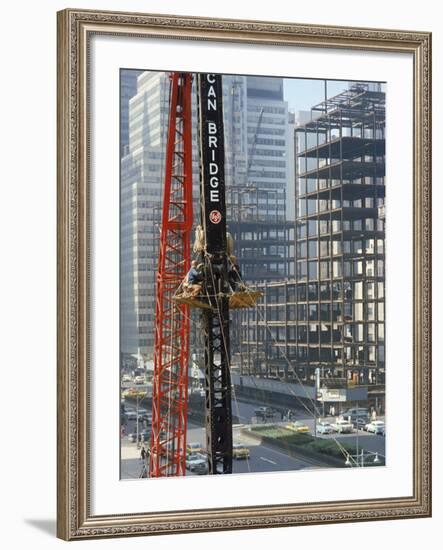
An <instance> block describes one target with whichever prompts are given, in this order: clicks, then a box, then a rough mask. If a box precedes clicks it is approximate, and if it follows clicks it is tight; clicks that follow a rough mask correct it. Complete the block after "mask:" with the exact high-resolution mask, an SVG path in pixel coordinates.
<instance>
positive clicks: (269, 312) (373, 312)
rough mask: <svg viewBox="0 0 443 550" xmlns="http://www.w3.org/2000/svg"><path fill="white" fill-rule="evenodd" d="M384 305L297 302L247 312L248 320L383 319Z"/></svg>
mask: <svg viewBox="0 0 443 550" xmlns="http://www.w3.org/2000/svg"><path fill="white" fill-rule="evenodd" d="M384 308H385V305H384V302H383V301H379V302H354V303H352V302H343V303H342V302H333V303H330V304H325V303H321V304H316V303H307V304H305V303H299V304H288V305H286V307H284V306H283V307H269V306H268V307H267V308H265V309H262V308H260V310H259V313H258V314H257V315H255V312H254V313H252V314H249V317H248V318H249V320H250V321H252V322H253V321H255V320H257V321H261V320H264V319H266V320H267V321H282V322H285V321H286V320H288V321H301V322H307V321H319V320H320V321H325V322H329V323H331V322H344V321H384V312H385V309H384Z"/></svg>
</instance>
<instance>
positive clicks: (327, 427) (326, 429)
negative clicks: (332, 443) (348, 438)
mask: <svg viewBox="0 0 443 550" xmlns="http://www.w3.org/2000/svg"><path fill="white" fill-rule="evenodd" d="M333 431H334V428H333V427H332V424H330V423H329V422H319V423H318V424H317V433H318V434H331V433H332V432H333Z"/></svg>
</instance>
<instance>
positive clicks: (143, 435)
mask: <svg viewBox="0 0 443 550" xmlns="http://www.w3.org/2000/svg"><path fill="white" fill-rule="evenodd" d="M150 438H151V434H150V432H139V434H138V440H139V441H140V442H142V441H149V440H150ZM128 439H129V441H130V442H131V443H137V434H136V433H131V434H129V435H128Z"/></svg>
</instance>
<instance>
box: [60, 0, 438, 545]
mask: <svg viewBox="0 0 443 550" xmlns="http://www.w3.org/2000/svg"><path fill="white" fill-rule="evenodd" d="M95 35H109V36H124V37H127V38H128V39H130V38H131V37H132V38H134V39H138V40H140V39H143V38H148V37H149V38H157V39H159V40H161V39H180V40H188V41H200V42H202V43H204V44H211V43H226V44H228V43H231V44H239V43H243V44H253V45H257V46H269V45H273V46H275V47H278V46H285V47H300V46H301V47H309V48H318V49H320V50H325V51H326V50H328V49H344V50H348V51H354V52H359V51H369V52H374V51H377V52H387V53H405V54H409V55H411V56H412V58H413V95H414V97H413V128H414V132H413V134H414V138H413V148H412V149H413V159H411V161H412V162H413V220H412V224H413V235H411V242H410V243H409V245H410V246H411V249H412V250H413V265H406V266H405V269H406V270H412V271H413V295H411V296H410V297H405V300H409V301H410V302H412V303H413V306H412V307H413V334H411V335H409V336H408V338H409V339H410V340H413V358H412V364H413V380H412V385H413V401H414V402H413V426H412V427H411V429H412V430H413V436H412V439H413V459H412V471H411V472H410V475H411V478H412V487H413V491H412V495H408V496H405V497H398V496H396V497H393V498H377V499H356V500H348V501H343V500H331V501H323V502H309V503H295V504H288V503H285V504H269V505H258V506H246V507H244V506H240V507H238V506H235V507H225V506H224V507H214V508H206V509H189V510H174V506H173V504H172V503H171V509H170V511H158V512H149V513H147V512H145V511H144V510H140V511H138V512H137V513H132V514H127V513H121V514H119V513H118V511H117V512H116V513H115V514H109V515H94V514H93V513H92V511H91V510H92V508H91V485H90V476H91V471H90V457H89V445H90V438H91V437H92V434H91V425H90V399H91V394H90V389H89V387H90V368H91V365H90V346H91V334H90V329H91V323H92V322H93V318H92V316H91V313H90V307H91V303H90V295H91V285H90V279H89V270H90V262H91V247H90V240H89V239H90V230H91V227H90V225H91V216H92V215H93V212H91V210H92V209H91V203H90V178H91V167H90V166H89V150H90V147H91V143H90V118H89V117H90V112H89V110H90V104H89V97H88V94H89V83H88V78H89V76H88V74H89V73H88V71H89V68H90V67H89V63H90V60H89V55H90V51H89V49H90V43H91V38H92V37H93V36H95ZM57 69H58V168H57V174H58V188H57V192H58V249H57V253H58V375H57V376H58V378H57V392H58V393H57V395H58V471H57V484H58V512H57V516H58V520H57V523H58V536H59V537H60V538H62V539H65V540H74V539H86V538H104V537H121V536H130V535H155V534H168V533H186V532H193V531H216V530H232V529H252V528H263V527H278V526H296V525H309V524H321V523H337V522H355V521H368V520H382V519H402V518H415V517H428V516H430V515H431V142H430V136H431V34H430V33H427V32H415V31H400V30H384V29H383V30H382V29H366V28H346V27H328V26H314V25H303V24H288V23H276V22H261V21H235V20H216V19H205V18H199V17H179V16H165V15H150V14H136V13H117V12H97V11H88V10H76V9H69V10H64V11H62V12H59V13H58V62H57ZM115 116H118V114H117V113H116V115H115Z"/></svg>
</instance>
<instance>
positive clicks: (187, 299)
mask: <svg viewBox="0 0 443 550" xmlns="http://www.w3.org/2000/svg"><path fill="white" fill-rule="evenodd" d="M262 296H263V292H260V291H258V290H252V291H251V290H242V291H239V292H234V293H233V294H230V296H229V309H240V308H246V307H253V306H255V304H256V303H257V301H258V300H259V298H261V297H262ZM173 300H174V302H176V303H177V304H186V305H188V306H190V307H197V308H201V309H215V308H213V307H212V306H211V305H210V304H209V300H208V298H205V297H202V296H196V297H193V296H189V295H186V294H177V295H176V296H174V298H173Z"/></svg>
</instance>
